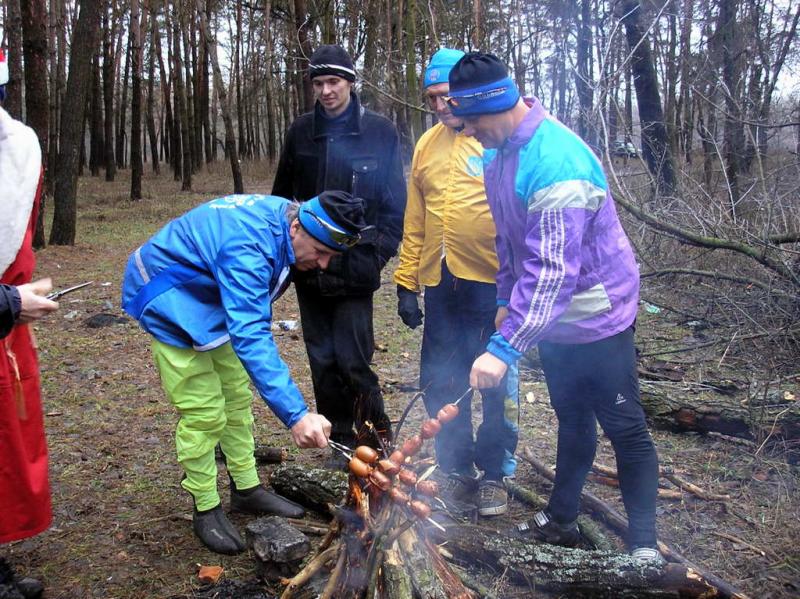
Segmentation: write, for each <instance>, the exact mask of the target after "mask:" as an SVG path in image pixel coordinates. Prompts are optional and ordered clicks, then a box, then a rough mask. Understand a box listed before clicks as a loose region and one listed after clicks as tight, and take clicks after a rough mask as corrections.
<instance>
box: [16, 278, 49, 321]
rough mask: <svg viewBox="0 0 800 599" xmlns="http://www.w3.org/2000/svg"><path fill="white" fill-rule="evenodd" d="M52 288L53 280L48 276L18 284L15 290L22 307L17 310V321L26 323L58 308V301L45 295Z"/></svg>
mask: <svg viewBox="0 0 800 599" xmlns="http://www.w3.org/2000/svg"><path fill="white" fill-rule="evenodd" d="M52 289H53V282H52V281H51V280H50V277H48V278H46V279H39V280H38V281H34V282H32V283H27V284H25V285H19V286H18V287H17V291H18V292H19V297H20V300H21V301H22V307H21V309H20V311H19V318H18V319H17V322H19V323H23V324H24V323H26V322H33V321H34V320H39V319H40V318H42V317H43V316H47V315H48V314H50V312H54V311H56V310H58V302H54V301H53V300H49V299H47V298H46V297H45V295H47V294H48V293H49V292H50V290H52Z"/></svg>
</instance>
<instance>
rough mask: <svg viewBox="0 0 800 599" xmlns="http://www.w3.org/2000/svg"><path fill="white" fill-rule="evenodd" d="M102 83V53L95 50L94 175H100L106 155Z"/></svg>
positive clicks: (91, 107) (91, 139)
mask: <svg viewBox="0 0 800 599" xmlns="http://www.w3.org/2000/svg"><path fill="white" fill-rule="evenodd" d="M102 95H103V92H102V86H101V83H100V53H99V52H98V51H97V50H95V54H94V56H93V57H92V91H91V101H90V103H89V172H90V173H91V174H92V177H98V176H100V167H101V166H103V159H104V155H105V140H104V139H103V98H102Z"/></svg>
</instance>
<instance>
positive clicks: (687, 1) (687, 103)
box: [677, 0, 694, 164]
mask: <svg viewBox="0 0 800 599" xmlns="http://www.w3.org/2000/svg"><path fill="white" fill-rule="evenodd" d="M683 11H684V12H683V15H682V16H683V20H682V21H681V40H680V65H681V66H680V71H681V93H680V100H679V103H678V109H677V113H678V114H677V118H678V123H679V126H680V139H681V150H682V151H683V156H684V160H685V161H686V164H691V162H692V133H693V129H694V122H693V116H694V111H693V108H694V106H693V105H692V99H691V95H690V93H689V92H690V90H691V86H692V85H691V82H690V81H689V76H690V73H691V52H692V49H691V39H692V21H693V20H694V0H683Z"/></svg>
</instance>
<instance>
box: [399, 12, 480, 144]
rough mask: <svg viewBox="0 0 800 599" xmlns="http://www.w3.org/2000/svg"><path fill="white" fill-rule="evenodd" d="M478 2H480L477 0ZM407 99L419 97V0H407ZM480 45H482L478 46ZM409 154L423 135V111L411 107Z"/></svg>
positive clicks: (414, 99)
mask: <svg viewBox="0 0 800 599" xmlns="http://www.w3.org/2000/svg"><path fill="white" fill-rule="evenodd" d="M475 3H476V4H479V2H478V1H477V0H476V2H475ZM405 20H406V25H405V35H406V61H405V62H406V100H407V101H408V103H409V104H414V103H416V102H417V98H419V95H420V92H419V76H418V75H417V61H416V52H415V50H416V47H415V44H416V42H417V0H406V19H405ZM478 47H480V46H478ZM408 126H409V137H410V139H409V142H410V147H409V150H410V151H409V155H410V154H411V153H412V152H413V149H414V144H415V143H416V140H417V139H418V138H419V136H420V135H422V130H423V129H422V113H421V112H420V111H418V110H413V109H409V118H408Z"/></svg>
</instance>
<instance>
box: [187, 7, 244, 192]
mask: <svg viewBox="0 0 800 599" xmlns="http://www.w3.org/2000/svg"><path fill="white" fill-rule="evenodd" d="M196 2H197V12H198V14H199V15H200V28H201V32H202V38H203V39H204V40H205V41H206V49H207V50H208V55H209V58H211V68H212V69H213V71H214V88H215V89H216V90H217V94H219V103H220V108H221V109H222V120H223V122H224V123H225V147H226V151H227V154H228V157H229V158H230V162H231V175H232V176H233V193H244V184H243V183H242V171H241V168H240V165H239V156H238V154H237V152H236V140H235V139H234V135H233V122H232V120H231V114H230V107H229V106H228V95H227V93H226V91H225V82H224V81H223V80H222V70H221V69H220V67H219V60H218V59H217V44H216V41H215V40H214V38H212V37H211V33H210V31H209V30H208V22H207V20H206V14H205V12H204V11H203V8H204V7H203V5H202V0H196Z"/></svg>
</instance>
